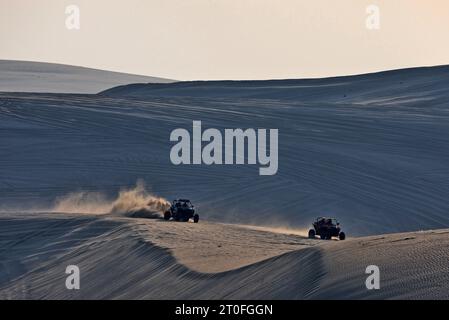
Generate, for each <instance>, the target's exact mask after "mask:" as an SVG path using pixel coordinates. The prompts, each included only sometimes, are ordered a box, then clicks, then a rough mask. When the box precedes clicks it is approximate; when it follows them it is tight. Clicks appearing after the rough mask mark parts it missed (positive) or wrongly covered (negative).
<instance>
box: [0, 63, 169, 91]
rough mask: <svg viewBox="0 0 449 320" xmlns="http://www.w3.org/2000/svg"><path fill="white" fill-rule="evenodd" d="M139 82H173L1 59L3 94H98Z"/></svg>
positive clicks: (0, 82)
mask: <svg viewBox="0 0 449 320" xmlns="http://www.w3.org/2000/svg"><path fill="white" fill-rule="evenodd" d="M136 82H144V83H148V82H151V83H159V82H164V83H166V82H171V80H168V79H162V78H156V77H147V76H139V75H133V74H127V73H119V72H112V71H104V70H97V69H90V68H84V67H77V66H69V65H63V64H55V63H43V62H30V61H14V60H0V92H2V91H3V92H49V93H50V92H51V93H98V92H100V91H103V90H105V89H108V88H112V87H115V86H118V85H125V84H130V83H136Z"/></svg>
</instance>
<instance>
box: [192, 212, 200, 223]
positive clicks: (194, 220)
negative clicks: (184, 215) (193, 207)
mask: <svg viewBox="0 0 449 320" xmlns="http://www.w3.org/2000/svg"><path fill="white" fill-rule="evenodd" d="M198 221H200V216H199V215H198V214H197V213H195V214H194V215H193V222H194V223H198Z"/></svg>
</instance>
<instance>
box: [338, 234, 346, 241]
mask: <svg viewBox="0 0 449 320" xmlns="http://www.w3.org/2000/svg"><path fill="white" fill-rule="evenodd" d="M338 238H339V239H340V240H345V239H346V235H345V233H344V232H340V234H339V235H338Z"/></svg>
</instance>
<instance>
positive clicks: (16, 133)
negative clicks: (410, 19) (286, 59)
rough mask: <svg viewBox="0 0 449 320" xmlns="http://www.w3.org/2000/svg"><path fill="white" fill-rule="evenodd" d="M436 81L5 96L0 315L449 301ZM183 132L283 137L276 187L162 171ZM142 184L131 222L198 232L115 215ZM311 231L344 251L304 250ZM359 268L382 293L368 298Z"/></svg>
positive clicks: (448, 101)
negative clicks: (54, 307) (326, 232)
mask: <svg viewBox="0 0 449 320" xmlns="http://www.w3.org/2000/svg"><path fill="white" fill-rule="evenodd" d="M38 66H39V68H43V69H44V73H45V72H46V71H45V70H48V72H50V73H51V70H52V68H50V67H49V66H46V65H40V64H39V65H38ZM2 68H6V67H4V66H3V67H2ZM8 68H13V69H14V70H16V69H15V66H14V65H13V66H10V67H8ZM47 68H49V69H47ZM17 70H19V71H20V69H17ZM448 70H449V67H447V66H441V67H433V68H416V69H406V70H396V71H390V72H382V73H376V74H367V75H360V76H351V77H339V78H328V79H305V80H276V81H216V82H180V83H171V84H131V85H125V86H120V87H115V88H111V89H108V90H105V91H102V92H99V91H101V90H103V89H105V88H100V87H103V85H105V84H106V82H108V81H109V80H107V81H106V82H102V84H101V86H98V87H95V86H91V85H90V84H89V86H88V87H89V88H87V89H89V91H90V90H93V89H94V88H97V89H98V92H99V93H98V94H92V93H91V92H89V94H84V93H83V92H85V91H83V90H84V89H86V88H85V87H84V89H83V87H76V86H75V87H72V85H73V84H70V83H69V85H70V87H71V88H72V89H73V90H74V91H71V90H72V89H71V90H70V91H67V92H77V93H76V94H68V93H61V92H66V91H65V90H66V89H64V87H55V88H56V89H57V90H61V91H58V92H59V93H48V92H47V93H42V92H41V93H39V92H28V93H24V91H29V90H27V88H31V89H30V90H36V91H41V89H42V90H44V91H46V89H45V88H40V87H39V88H36V87H33V86H34V84H31V85H30V87H28V85H27V82H25V83H24V85H23V86H22V87H17V86H15V87H14V88H12V87H10V88H11V89H13V90H12V91H22V92H1V93H0V154H1V157H0V258H1V259H0V271H1V272H0V298H3V299H15V298H19V299H27V298H33V299H70V298H82V299H103V298H104V299H118V298H127V299H146V298H148V299H165V298H166V299H177V298H186V299H218V298H242V299H314V298H326V299H377V298H382V299H383V298H385V299H403V298H406V299H418V298H423V299H432V298H437V299H447V298H449V288H448V284H449V281H448V280H449V279H448V271H449V270H448V266H449V263H448V262H449V261H448V259H449V253H448V248H449V246H448V241H449V231H448V229H447V228H448V227H449V203H448V201H447V199H448V198H449V188H448V184H447V181H448V179H449V169H448V165H447V164H448V163H449V149H448V148H447V145H448V144H449V125H448V124H449V113H448V108H449V94H448V92H449V91H448V90H447V89H448V83H449V82H448V80H449V79H448ZM38 73H39V72H37V73H36V74H38ZM33 74H34V72H33ZM2 76H3V73H2ZM100 78H102V77H100ZM4 79H6V80H5V81H6V82H5V81H3V80H1V81H0V82H1V83H10V84H11V83H13V82H11V81H10V80H8V79H7V77H6V78H4ZM49 79H59V78H58V77H56V78H55V77H53V76H50V78H49ZM103 80H104V78H102V80H101V81H103ZM128 80H129V79H128ZM51 81H53V80H51ZM51 81H50V82H49V85H50V87H53V85H52V84H51ZM58 81H59V80H58ZM137 82H147V81H137ZM21 83H22V82H21V81H18V82H16V84H21ZM61 83H64V81H62V82H61ZM87 83H89V82H87ZM114 85H115V84H114ZM3 88H5V87H3ZM20 89H23V90H20ZM87 89H86V90H87ZM2 90H3V91H11V90H6V89H2ZM192 120H201V121H202V124H203V126H204V127H213V128H218V129H223V128H277V129H279V170H278V172H277V174H276V175H274V176H270V177H263V176H259V175H258V168H257V167H254V166H248V165H239V166H227V167H224V166H183V165H180V166H174V165H173V164H172V163H171V162H170V159H169V153H170V148H171V146H172V145H171V143H170V141H169V136H170V132H171V131H172V130H173V129H175V128H189V127H191V125H192ZM137 181H143V182H145V184H146V190H147V191H148V192H147V193H145V196H143V197H140V198H139V197H138V198H136V199H134V200H133V201H132V202H133V204H132V206H134V207H135V206H141V205H142V203H146V202H147V200H148V199H147V196H148V194H152V195H155V196H157V197H161V198H157V199H167V200H172V199H175V198H180V197H182V198H190V199H191V200H192V202H193V203H194V204H195V206H196V208H197V210H198V213H199V214H200V223H199V224H193V223H176V222H171V221H170V222H165V221H163V220H160V219H143V218H136V217H134V218H131V217H130V216H129V215H127V214H121V213H122V212H120V211H121V210H117V208H123V207H122V206H117V203H116V200H114V199H117V194H118V193H119V192H120V190H123V189H124V188H125V189H130V188H131V189H132V188H134V186H135V185H136V182H137ZM158 201H159V200H158ZM164 201H166V200H164ZM125 211H126V210H125ZM320 215H327V216H335V217H337V218H338V219H339V220H340V222H341V223H342V227H343V229H344V231H345V232H346V234H347V236H348V239H347V240H345V241H320V240H314V239H312V240H311V239H307V238H306V237H305V234H306V232H307V229H308V228H309V227H310V224H311V222H312V221H313V219H315V217H316V216H320ZM155 216H157V215H155ZM155 216H151V217H152V218H154V217H155ZM422 230H425V231H422ZM69 264H75V265H79V267H80V269H81V273H82V275H81V277H82V280H81V287H82V289H81V290H79V291H71V290H67V289H66V288H65V285H64V283H65V277H66V274H65V273H64V271H65V268H66V266H67V265H69ZM371 264H373V265H377V266H379V268H380V270H381V289H380V290H367V289H366V287H365V279H366V277H367V275H366V274H365V268H366V267H367V266H368V265H371Z"/></svg>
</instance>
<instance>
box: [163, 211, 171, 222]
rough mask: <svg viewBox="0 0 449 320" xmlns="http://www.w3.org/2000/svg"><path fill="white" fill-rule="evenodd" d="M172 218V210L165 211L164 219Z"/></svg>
mask: <svg viewBox="0 0 449 320" xmlns="http://www.w3.org/2000/svg"><path fill="white" fill-rule="evenodd" d="M170 218H171V213H170V211H165V212H164V220H170Z"/></svg>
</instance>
